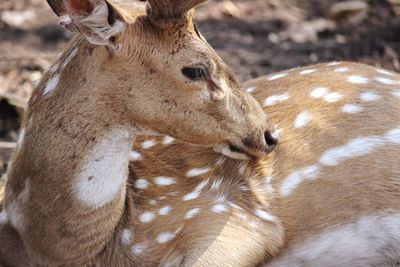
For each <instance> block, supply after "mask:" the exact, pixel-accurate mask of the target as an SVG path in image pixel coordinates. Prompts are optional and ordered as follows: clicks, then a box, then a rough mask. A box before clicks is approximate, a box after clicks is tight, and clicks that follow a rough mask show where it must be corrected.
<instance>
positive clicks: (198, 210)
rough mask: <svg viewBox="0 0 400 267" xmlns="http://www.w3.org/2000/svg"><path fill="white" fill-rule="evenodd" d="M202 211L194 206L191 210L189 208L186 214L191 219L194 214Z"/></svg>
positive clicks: (186, 217)
mask: <svg viewBox="0 0 400 267" xmlns="http://www.w3.org/2000/svg"><path fill="white" fill-rule="evenodd" d="M199 213H200V208H193V209H191V210H189V211H188V212H186V214H185V219H186V220H187V219H191V218H193V217H194V216H196V215H198V214H199Z"/></svg>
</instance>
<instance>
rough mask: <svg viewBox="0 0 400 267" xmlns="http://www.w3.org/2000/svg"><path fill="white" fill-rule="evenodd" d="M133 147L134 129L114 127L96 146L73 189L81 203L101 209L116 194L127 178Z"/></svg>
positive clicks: (86, 158)
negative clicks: (132, 130)
mask: <svg viewBox="0 0 400 267" xmlns="http://www.w3.org/2000/svg"><path fill="white" fill-rule="evenodd" d="M131 146H132V135H131V132H130V131H129V130H125V129H114V130H112V131H111V132H109V133H107V134H106V135H105V136H103V138H102V139H101V140H100V141H99V142H98V143H97V144H95V145H94V147H93V149H92V150H91V151H89V153H88V154H87V155H86V157H85V159H84V164H83V166H82V168H81V170H80V171H79V173H78V175H77V177H76V184H75V185H74V189H73V190H74V193H75V196H76V197H77V198H78V199H79V200H80V201H82V203H84V204H86V205H88V206H90V207H92V208H100V207H102V206H104V205H106V204H107V203H109V202H111V201H112V200H113V199H114V198H115V197H116V196H117V194H118V193H119V192H120V191H121V190H122V188H123V186H124V184H125V181H126V177H127V172H128V163H129V152H130V147H131Z"/></svg>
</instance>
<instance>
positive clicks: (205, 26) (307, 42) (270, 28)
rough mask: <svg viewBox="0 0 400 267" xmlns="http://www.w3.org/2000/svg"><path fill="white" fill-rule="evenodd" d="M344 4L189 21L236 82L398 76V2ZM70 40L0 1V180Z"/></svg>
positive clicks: (52, 23) (26, 1)
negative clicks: (318, 69) (322, 75)
mask: <svg viewBox="0 0 400 267" xmlns="http://www.w3.org/2000/svg"><path fill="white" fill-rule="evenodd" d="M342 2H346V3H345V4H346V5H347V7H346V6H345V7H344V8H343V7H342ZM348 2H349V1H338V0H232V1H230V0H224V1H222V0H221V1H217V0H211V1H209V3H208V4H206V5H204V6H202V7H201V8H199V10H198V12H197V13H196V21H197V23H198V26H199V28H200V30H201V32H202V33H203V35H204V36H205V37H206V39H207V40H208V41H209V42H210V44H211V45H212V46H213V47H214V48H215V49H216V50H217V51H218V53H219V54H220V55H221V56H222V58H223V59H224V60H225V61H226V62H227V63H228V65H230V66H231V67H232V69H233V70H234V71H235V72H236V74H237V76H238V77H239V78H240V80H242V81H245V80H247V79H251V78H254V77H258V76H261V75H265V74H267V73H271V72H273V71H278V70H282V69H287V68H291V67H296V66H301V65H307V64H312V63H316V62H325V61H333V60H335V61H337V60H352V61H359V62H364V63H368V64H371V65H376V66H382V67H385V68H387V69H391V70H397V71H399V70H400V63H399V52H400V34H399V33H400V16H396V14H397V15H399V14H400V8H399V2H400V1H398V0H392V1H391V2H389V1H386V0H370V1H351V3H348ZM71 37H72V35H71V34H70V33H68V32H66V31H65V30H63V29H62V28H61V27H60V26H58V24H57V20H56V16H55V15H54V14H53V13H52V12H51V10H50V8H49V7H48V6H47V3H46V1H45V0H1V2H0V176H1V174H2V172H4V170H5V169H6V167H7V161H8V160H9V157H10V154H11V152H12V148H13V146H14V142H15V140H16V138H17V132H18V128H19V122H20V115H21V114H22V112H23V107H24V104H25V102H26V100H27V99H28V98H29V96H30V94H31V92H32V90H33V88H34V86H35V84H36V83H37V81H38V80H39V79H40V78H41V75H42V73H43V72H44V71H45V70H46V69H47V68H48V67H49V66H50V64H51V61H52V60H53V59H54V58H55V57H56V56H57V54H58V53H59V52H61V51H62V50H63V49H64V48H65V47H66V44H67V42H68V40H69V39H70V38H71Z"/></svg>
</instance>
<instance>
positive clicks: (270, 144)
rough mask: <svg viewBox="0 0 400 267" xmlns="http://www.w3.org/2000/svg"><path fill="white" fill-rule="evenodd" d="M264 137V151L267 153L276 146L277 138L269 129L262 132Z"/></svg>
mask: <svg viewBox="0 0 400 267" xmlns="http://www.w3.org/2000/svg"><path fill="white" fill-rule="evenodd" d="M264 139H265V144H266V146H267V147H266V151H267V153H271V152H272V151H274V150H275V148H276V146H277V145H278V141H279V138H278V136H277V134H275V133H271V131H270V130H267V131H265V132H264Z"/></svg>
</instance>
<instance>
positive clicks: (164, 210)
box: [158, 205, 172, 216]
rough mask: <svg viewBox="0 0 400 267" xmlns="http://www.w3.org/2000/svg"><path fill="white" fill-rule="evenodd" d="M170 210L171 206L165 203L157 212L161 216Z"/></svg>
mask: <svg viewBox="0 0 400 267" xmlns="http://www.w3.org/2000/svg"><path fill="white" fill-rule="evenodd" d="M171 211H172V207H171V206H169V205H167V206H164V207H162V208H161V209H160V210H159V211H158V214H160V215H161V216H165V215H168V214H170V212H171Z"/></svg>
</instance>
